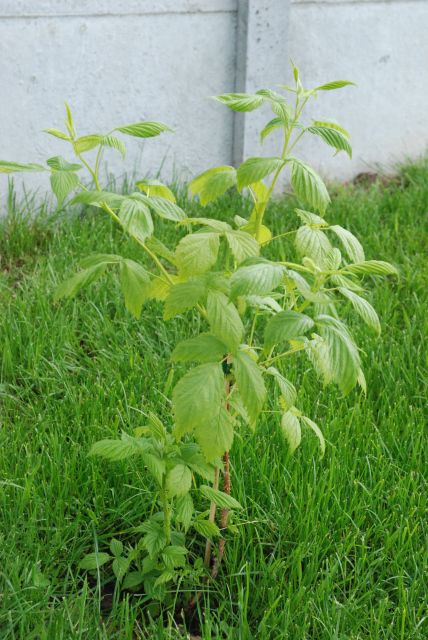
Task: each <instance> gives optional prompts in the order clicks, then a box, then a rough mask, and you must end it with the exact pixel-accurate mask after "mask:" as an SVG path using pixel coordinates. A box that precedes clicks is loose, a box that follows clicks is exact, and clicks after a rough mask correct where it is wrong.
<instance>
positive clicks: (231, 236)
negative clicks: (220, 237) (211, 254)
mask: <svg viewBox="0 0 428 640" xmlns="http://www.w3.org/2000/svg"><path fill="white" fill-rule="evenodd" d="M224 235H225V238H226V240H227V242H228V244H229V247H230V250H231V252H232V254H233V256H234V258H235V260H236V261H237V262H238V263H240V262H242V261H243V260H245V259H246V258H250V257H253V256H258V255H259V253H260V245H259V243H258V242H257V240H256V239H255V238H253V236H251V235H250V234H249V233H247V232H246V231H234V230H232V231H226V233H225V234H224Z"/></svg>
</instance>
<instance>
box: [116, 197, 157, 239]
mask: <svg viewBox="0 0 428 640" xmlns="http://www.w3.org/2000/svg"><path fill="white" fill-rule="evenodd" d="M119 220H120V224H121V225H122V227H123V228H124V230H125V231H126V232H127V233H129V235H130V236H131V237H132V238H135V239H136V240H139V241H140V242H144V241H145V239H146V238H149V237H150V236H151V235H152V233H153V220H152V216H151V215H150V211H149V209H148V207H147V206H146V205H145V204H144V203H143V202H141V201H140V200H136V199H134V198H125V200H123V202H122V204H121V206H120V209H119Z"/></svg>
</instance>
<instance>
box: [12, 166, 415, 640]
mask: <svg viewBox="0 0 428 640" xmlns="http://www.w3.org/2000/svg"><path fill="white" fill-rule="evenodd" d="M332 199H333V204H332V206H331V208H330V210H329V213H328V215H327V218H328V220H330V221H334V222H335V223H339V224H342V225H344V226H346V227H347V228H349V229H350V230H351V231H352V232H354V233H355V234H356V235H357V236H358V237H360V239H362V241H363V244H364V246H365V248H366V255H367V258H368V259H370V258H377V259H382V260H389V261H391V262H392V263H394V264H395V265H397V266H398V267H399V269H400V274H401V275H400V279H399V280H398V281H396V280H393V279H384V280H381V281H380V280H377V281H373V283H372V284H373V286H372V287H371V288H372V295H371V301H372V303H373V304H374V306H375V308H376V309H377V310H378V312H379V315H380V317H381V321H382V336H381V339H380V340H379V341H377V340H376V339H375V338H374V337H373V336H372V335H370V334H369V333H368V332H366V330H365V329H364V328H363V326H362V325H359V328H358V329H357V338H358V339H359V343H360V344H363V348H364V353H363V363H364V369H365V373H366V378H367V382H368V392H367V397H364V396H363V395H362V394H361V393H360V392H357V391H353V392H352V393H351V394H350V396H349V397H346V398H345V399H343V398H342V397H341V394H340V392H339V391H338V390H337V389H336V388H333V387H327V388H323V386H322V384H321V383H320V382H319V381H318V380H317V378H316V377H315V375H314V374H313V372H312V370H310V369H309V368H308V367H307V366H306V363H305V362H304V360H303V359H302V360H297V366H296V368H295V369H293V370H292V371H289V372H287V374H288V376H289V377H290V379H291V380H293V381H296V382H298V384H299V386H300V388H301V393H300V398H301V408H302V410H303V411H304V412H305V413H306V415H309V416H311V417H313V418H314V419H315V420H316V421H317V423H318V424H319V425H320V426H321V427H322V429H323V431H324V434H325V436H326V439H327V452H326V455H325V457H324V458H323V459H320V457H319V452H318V449H317V442H316V441H315V439H313V438H311V437H310V436H306V437H305V439H304V442H303V445H302V446H301V447H300V449H298V450H297V452H296V453H295V454H294V455H293V456H290V455H289V454H288V452H287V448H286V446H285V443H284V441H283V439H282V437H281V434H280V431H279V428H278V424H277V423H276V420H273V419H272V417H270V414H269V413H268V412H267V413H266V414H265V415H264V417H263V419H262V420H261V422H260V426H259V428H258V430H257V431H256V433H255V434H252V433H247V432H244V431H243V432H241V433H240V437H239V438H236V440H235V443H234V445H233V450H232V453H231V457H232V467H233V469H239V470H240V472H241V473H240V474H239V478H241V479H238V477H237V475H236V474H234V475H233V476H232V485H233V493H234V495H235V496H236V498H237V499H238V500H239V501H240V502H241V503H242V504H244V505H245V512H244V515H243V516H242V520H241V521H238V523H237V524H238V527H237V530H238V532H237V533H236V534H235V535H234V536H231V537H230V539H229V540H228V542H227V548H226V549H227V550H226V560H225V562H224V565H222V568H221V571H220V575H219V578H218V580H217V581H216V582H215V583H211V584H209V585H207V586H206V588H205V590H204V592H203V594H202V597H201V599H200V601H199V611H198V618H199V629H198V630H197V631H196V630H193V632H194V634H195V635H199V636H200V637H202V638H203V639H204V640H208V639H213V640H214V639H220V638H221V639H230V640H238V639H239V640H249V639H250V638H255V639H257V640H265V639H268V638H269V639H272V640H273V639H275V640H276V639H278V640H279V639H289V640H330V639H331V640H333V639H336V640H366V639H367V640H377V639H379V640H380V639H382V640H386V639H388V640H392V639H394V640H395V639H397V640H422V639H424V638H426V637H427V636H428V612H427V608H426V602H427V597H426V596H427V592H426V591H427V584H426V574H425V575H424V571H426V568H427V546H426V539H427V537H426V536H427V521H426V519H425V516H426V506H427V505H426V502H427V495H428V492H427V483H426V475H424V474H425V473H426V469H427V443H426V431H425V433H424V420H425V419H426V396H425V392H426V390H425V389H424V381H426V379H427V370H426V369H427V358H426V353H424V339H426V334H427V331H426V330H427V319H426V318H427V298H428V296H427V290H428V288H427V277H428V265H427V247H428V225H427V213H428V163H427V162H422V163H420V164H419V165H409V166H406V167H404V168H403V169H402V171H401V173H400V175H399V176H397V178H396V179H393V180H390V181H379V182H376V183H374V184H358V185H349V186H345V187H334V188H333V189H332ZM181 205H182V206H183V207H186V209H187V210H189V209H191V210H192V211H193V214H194V215H197V213H198V214H199V215H208V214H209V215H210V216H211V217H221V218H225V219H228V218H231V217H232V216H233V215H234V214H237V213H238V214H239V213H242V211H240V208H242V203H241V202H240V200H239V199H238V198H236V197H233V196H226V197H223V198H222V199H221V200H220V201H219V202H218V203H216V204H215V205H214V204H213V205H211V206H210V207H208V212H207V210H206V209H204V210H203V212H201V211H199V212H197V210H198V205H196V204H194V203H187V202H186V198H185V195H184V193H183V194H182V195H181ZM293 205H294V203H293V202H290V201H287V200H278V201H276V202H274V203H273V204H272V205H271V207H270V209H269V211H268V213H267V216H268V220H270V223H271V224H270V226H272V228H273V230H274V232H275V233H280V232H282V231H286V230H287V228H288V226H290V227H291V220H292V216H293V214H292V207H293ZM293 223H294V219H293ZM166 229H169V233H170V234H171V236H170V237H171V238H172V235H173V234H175V233H176V231H175V230H174V229H173V227H172V226H171V223H169V226H168V227H167V225H165V230H166ZM166 232H167V231H166ZM95 251H96V252H105V253H122V254H123V255H126V256H128V257H138V258H139V257H140V255H139V251H138V247H136V246H134V245H133V244H132V242H131V241H129V240H127V239H126V238H124V236H123V235H122V234H121V232H120V230H119V229H118V228H115V227H114V226H113V225H112V223H111V222H110V221H109V220H108V219H106V218H105V217H103V216H102V214H101V213H99V212H96V211H95V210H87V211H86V212H82V211H69V212H66V214H62V215H61V217H58V216H56V217H55V216H54V215H52V214H49V213H47V212H46V210H45V207H44V206H41V207H40V206H38V205H36V204H35V200H33V199H32V198H31V197H29V198H27V200H26V201H22V200H21V201H19V202H18V201H17V200H16V199H15V198H14V197H13V195H12V194H11V196H10V199H9V213H8V216H7V217H6V218H5V219H4V220H3V221H1V227H0V304H1V315H0V345H1V354H0V356H1V369H0V372H1V385H0V402H1V415H0V425H1V429H0V439H1V440H0V501H1V510H2V518H1V522H0V542H1V545H0V592H1V599H0V637H1V639H2V640H12V639H14V640H24V639H25V640H36V639H37V640H61V639H64V640H75V639H76V640H77V639H82V640H92V639H94V640H95V639H97V640H98V639H100V640H101V639H107V638H108V639H110V638H117V639H120V640H127V639H129V640H131V639H135V638H159V639H166V638H181V637H185V633H184V632H183V628H182V626H181V623H180V619H179V618H178V617H177V616H176V617H175V618H174V617H173V616H172V615H171V614H170V613H168V612H159V611H156V610H155V609H153V608H150V607H149V606H148V605H147V603H146V602H145V600H144V595H142V594H136V595H133V594H128V595H127V596H126V597H124V598H123V599H121V600H120V601H119V602H117V603H113V602H112V599H111V597H110V596H109V595H108V594H106V591H105V590H104V589H101V585H99V584H98V585H97V584H93V583H90V584H88V582H87V581H86V580H85V575H84V574H83V573H82V572H80V571H79V570H78V569H77V565H78V562H79V560H80V559H81V558H82V556H83V555H84V554H85V553H88V552H90V551H93V550H94V549H96V548H99V549H103V548H105V546H106V545H107V544H108V541H109V540H110V538H111V537H112V535H115V536H116V537H119V538H121V539H122V540H124V541H127V540H130V539H131V538H132V535H133V534H132V533H131V530H132V528H133V527H135V526H137V525H138V524H139V523H140V522H141V521H142V519H143V518H144V517H145V515H146V514H147V512H148V511H150V509H151V508H152V493H151V487H150V486H149V485H148V483H147V480H146V478H145V475H144V469H141V468H138V467H137V465H136V463H135V464H134V463H123V462H117V463H105V462H102V461H100V459H93V458H88V457H87V452H88V450H89V448H90V446H91V444H92V443H94V442H95V441H96V440H99V439H101V438H105V437H112V436H114V435H116V434H117V433H118V432H120V431H121V430H125V431H128V432H131V431H132V429H133V428H135V427H136V426H139V425H141V424H143V420H144V418H143V415H142V411H143V410H147V409H152V410H154V411H156V412H157V413H159V415H161V416H163V417H165V418H166V419H168V417H169V415H170V407H169V398H170V392H171V386H172V384H173V381H174V380H175V379H177V377H178V372H174V371H172V370H171V364H170V362H169V355H170V350H171V347H170V345H171V344H172V345H173V344H175V343H176V342H177V339H178V337H179V336H180V337H183V336H184V337H185V336H187V335H189V336H190V335H191V334H192V333H194V329H195V323H196V322H197V320H196V319H192V317H191V315H188V316H186V317H183V318H179V319H177V320H174V321H170V322H168V323H166V324H165V325H163V324H161V323H159V313H160V307H159V306H157V304H156V303H153V304H152V305H151V306H149V307H146V308H145V309H144V311H143V316H142V318H141V320H140V321H137V320H134V319H133V318H132V317H131V316H130V315H129V314H128V313H127V312H126V311H125V310H124V306H123V303H122V300H121V298H120V294H119V288H118V285H117V283H116V282H115V280H114V278H113V277H112V278H111V279H110V280H108V285H106V284H105V283H104V284H103V283H97V284H95V285H93V286H92V287H90V288H89V289H86V290H85V291H84V292H83V293H81V294H79V296H78V299H76V300H71V301H67V302H62V303H54V302H53V291H54V289H55V286H56V285H57V284H58V283H59V282H60V281H61V280H62V279H63V278H65V277H66V276H67V275H70V274H71V273H72V272H73V271H74V270H75V269H76V265H77V263H78V261H79V259H80V258H81V257H83V256H85V255H87V254H88V253H90V252H95ZM271 251H272V256H275V257H278V258H279V257H283V259H290V256H293V247H292V242H291V241H289V240H287V241H283V240H281V241H278V242H277V243H273V244H272V249H271ZM198 322H199V321H198ZM364 334H366V335H364ZM425 424H426V423H425ZM424 436H425V437H424ZM198 544H200V542H195V546H194V551H196V552H197V551H198V548H197V545H198ZM195 629H196V626H195Z"/></svg>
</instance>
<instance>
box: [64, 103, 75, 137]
mask: <svg viewBox="0 0 428 640" xmlns="http://www.w3.org/2000/svg"><path fill="white" fill-rule="evenodd" d="M64 105H65V112H66V114H67V118H66V121H65V125H66V127H67V130H68V132H69V134H70V136H71V137H73V138H75V137H76V130H75V128H74V123H73V115H72V113H71V108H70V105H69V104H68V103H67V102H65V103H64Z"/></svg>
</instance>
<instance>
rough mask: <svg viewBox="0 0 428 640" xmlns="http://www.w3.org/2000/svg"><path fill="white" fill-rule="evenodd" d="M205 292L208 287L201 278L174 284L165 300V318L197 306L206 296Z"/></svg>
mask: <svg viewBox="0 0 428 640" xmlns="http://www.w3.org/2000/svg"><path fill="white" fill-rule="evenodd" d="M205 293H206V288H205V285H204V283H203V282H201V280H188V282H179V283H178V284H175V285H173V286H172V287H171V289H170V292H169V294H168V297H167V298H166V300H165V309H164V318H165V320H169V319H170V318H173V317H174V316H176V315H177V314H179V313H183V312H184V311H188V310H189V309H193V307H196V305H197V304H198V303H199V302H201V300H203V298H204V297H205Z"/></svg>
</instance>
